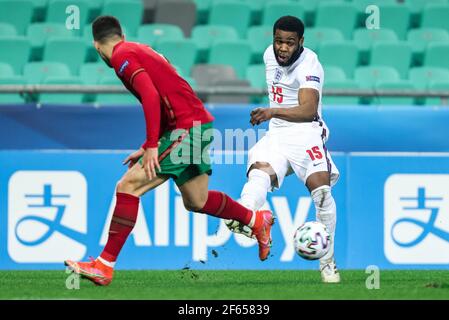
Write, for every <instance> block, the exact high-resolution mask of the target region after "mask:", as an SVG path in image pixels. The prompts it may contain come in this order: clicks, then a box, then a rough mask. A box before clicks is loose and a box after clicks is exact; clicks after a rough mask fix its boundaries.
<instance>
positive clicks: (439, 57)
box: [424, 42, 449, 69]
mask: <svg viewBox="0 0 449 320" xmlns="http://www.w3.org/2000/svg"><path fill="white" fill-rule="evenodd" d="M448 57H449V43H447V42H433V43H430V44H429V45H428V46H427V49H426V52H425V56H424V66H426V67H442V68H446V69H449V59H448Z"/></svg>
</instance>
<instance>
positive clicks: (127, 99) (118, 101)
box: [95, 77, 140, 105]
mask: <svg viewBox="0 0 449 320" xmlns="http://www.w3.org/2000/svg"><path fill="white" fill-rule="evenodd" d="M99 84H101V85H117V86H121V87H123V84H122V82H121V81H120V79H118V78H117V77H104V78H102V79H100V83H99ZM95 103H96V104H98V105H138V104H140V103H139V101H138V100H137V99H136V98H135V97H134V96H133V95H132V94H131V93H129V92H127V93H99V94H97V95H96V97H95Z"/></svg>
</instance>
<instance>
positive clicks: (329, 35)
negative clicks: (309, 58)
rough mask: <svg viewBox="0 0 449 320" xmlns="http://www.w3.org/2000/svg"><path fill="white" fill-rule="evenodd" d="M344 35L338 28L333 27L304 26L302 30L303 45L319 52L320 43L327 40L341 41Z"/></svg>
mask: <svg viewBox="0 0 449 320" xmlns="http://www.w3.org/2000/svg"><path fill="white" fill-rule="evenodd" d="M343 40H344V36H343V33H341V31H340V30H337V29H334V28H325V27H317V28H306V30H305V31H304V46H305V47H307V48H309V49H312V50H313V51H315V52H317V53H318V52H319V50H320V45H321V44H322V43H325V42H327V41H343Z"/></svg>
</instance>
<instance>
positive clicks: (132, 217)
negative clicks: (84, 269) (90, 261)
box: [100, 192, 139, 262]
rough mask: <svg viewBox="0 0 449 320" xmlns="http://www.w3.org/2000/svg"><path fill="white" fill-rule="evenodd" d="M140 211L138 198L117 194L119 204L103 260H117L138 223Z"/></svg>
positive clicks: (103, 253)
mask: <svg viewBox="0 0 449 320" xmlns="http://www.w3.org/2000/svg"><path fill="white" fill-rule="evenodd" d="M138 210H139V198H138V197H135V196H133V195H130V194H126V193H120V192H117V202H116V204H115V209H114V214H113V216H112V221H111V225H110V226H109V238H108V242H107V243H106V246H105V247H104V249H103V252H102V253H101V255H100V257H101V258H103V259H105V260H107V261H109V262H114V261H116V260H117V256H118V255H119V253H120V250H122V247H123V245H124V244H125V241H126V239H127V238H128V235H129V234H130V233H131V231H132V229H133V227H134V224H135V223H136V220H137V212H138Z"/></svg>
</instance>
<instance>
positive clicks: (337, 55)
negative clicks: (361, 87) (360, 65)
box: [318, 41, 359, 78]
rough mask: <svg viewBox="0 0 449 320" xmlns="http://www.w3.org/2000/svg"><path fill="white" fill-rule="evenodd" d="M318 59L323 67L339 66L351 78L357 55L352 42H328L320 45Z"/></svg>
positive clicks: (355, 47) (357, 58)
mask: <svg viewBox="0 0 449 320" xmlns="http://www.w3.org/2000/svg"><path fill="white" fill-rule="evenodd" d="M318 58H319V59H320V61H321V64H322V65H323V66H339V67H341V68H342V69H343V70H344V71H345V74H346V76H347V77H348V78H352V76H353V73H354V69H355V67H356V65H357V62H358V60H359V54H358V49H357V46H356V45H355V44H354V43H353V42H349V41H328V42H325V43H323V44H322V45H321V47H320V55H319V57H318Z"/></svg>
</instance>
